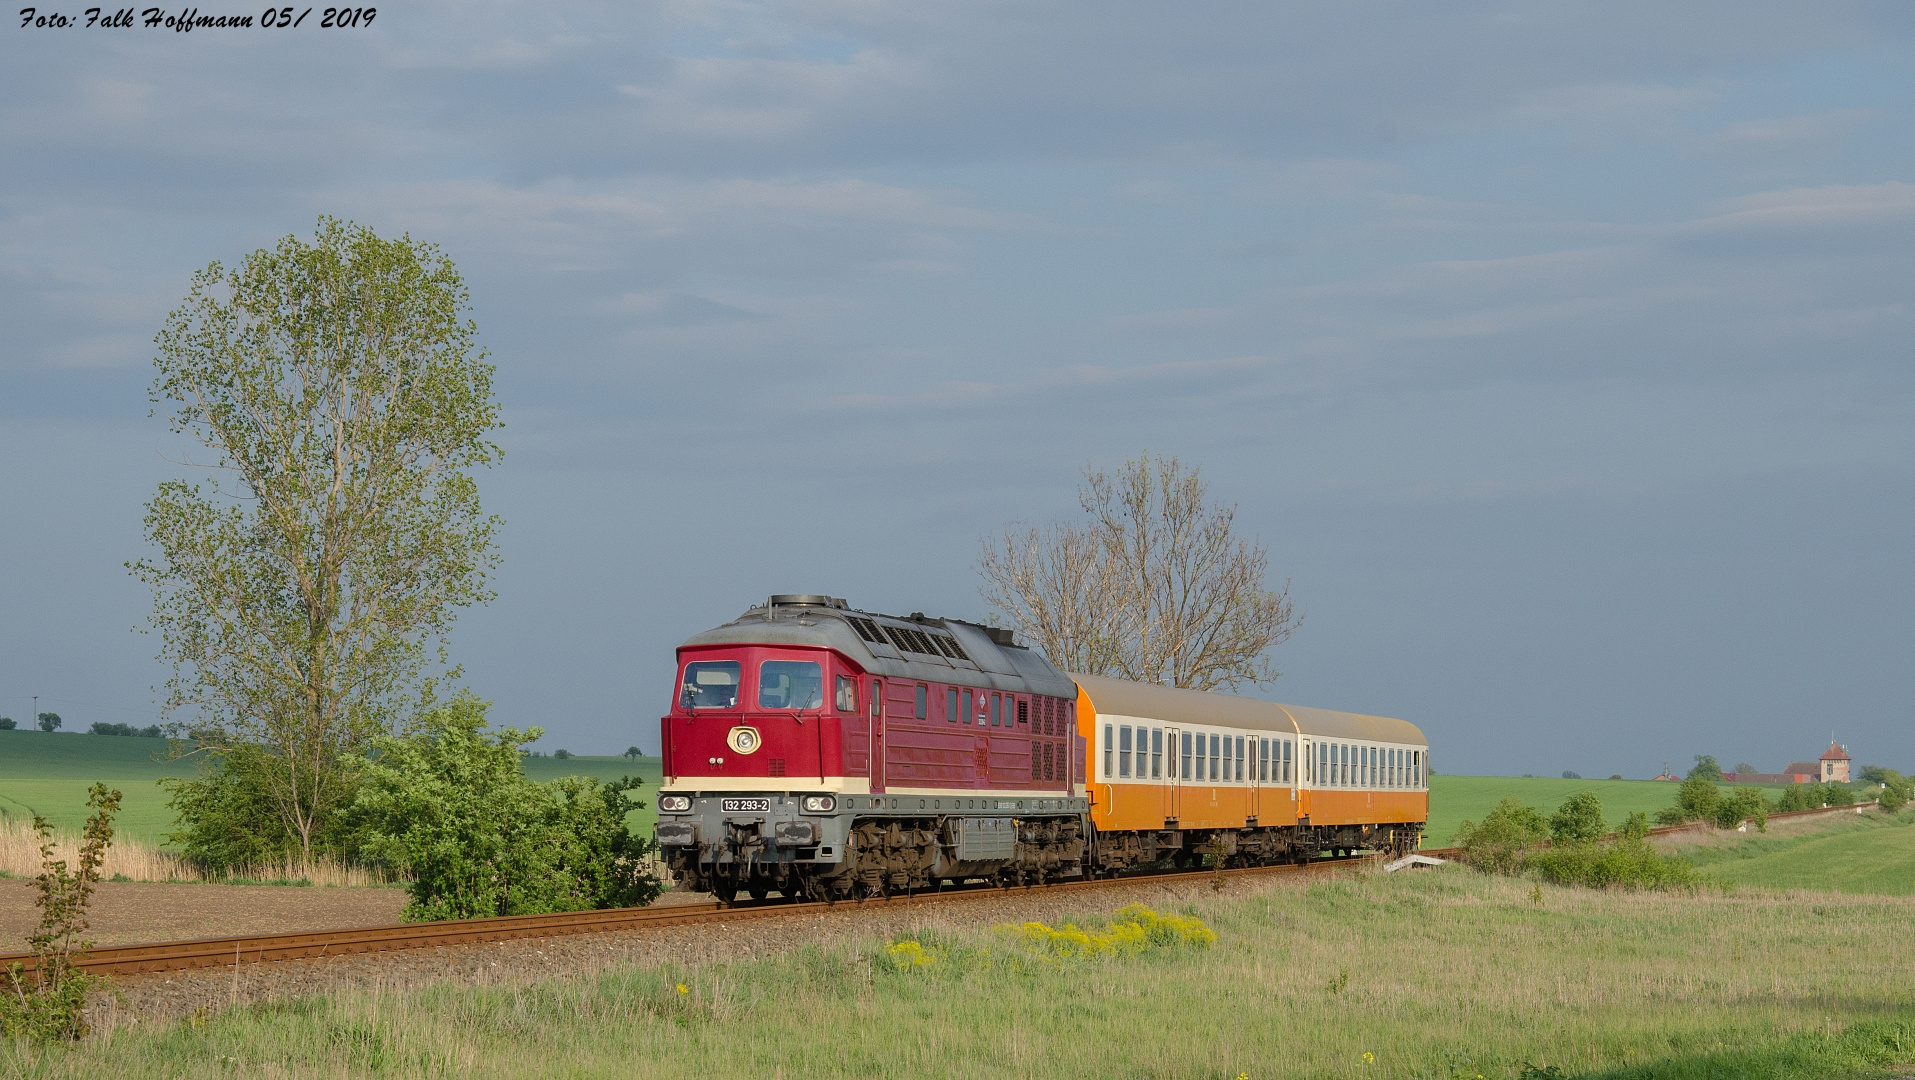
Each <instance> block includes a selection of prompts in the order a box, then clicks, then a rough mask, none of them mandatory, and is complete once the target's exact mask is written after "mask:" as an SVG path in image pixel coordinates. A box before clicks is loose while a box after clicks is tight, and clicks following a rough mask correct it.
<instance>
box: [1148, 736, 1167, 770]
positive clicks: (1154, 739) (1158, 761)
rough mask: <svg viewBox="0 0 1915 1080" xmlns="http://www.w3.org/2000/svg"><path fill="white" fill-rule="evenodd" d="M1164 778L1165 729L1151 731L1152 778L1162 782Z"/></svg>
mask: <svg viewBox="0 0 1915 1080" xmlns="http://www.w3.org/2000/svg"><path fill="white" fill-rule="evenodd" d="M1163 777H1164V729H1163V728H1160V727H1159V728H1151V729H1150V778H1151V779H1152V780H1161V779H1163Z"/></svg>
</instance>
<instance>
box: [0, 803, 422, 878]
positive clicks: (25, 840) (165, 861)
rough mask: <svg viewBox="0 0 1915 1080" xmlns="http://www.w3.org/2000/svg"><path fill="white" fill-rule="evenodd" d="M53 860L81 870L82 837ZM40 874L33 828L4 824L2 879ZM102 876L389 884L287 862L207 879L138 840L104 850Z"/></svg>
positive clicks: (119, 841)
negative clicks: (59, 860)
mask: <svg viewBox="0 0 1915 1080" xmlns="http://www.w3.org/2000/svg"><path fill="white" fill-rule="evenodd" d="M54 843H55V846H56V851H55V857H56V858H61V859H65V860H66V862H67V865H68V866H77V865H79V857H80V843H79V840H78V838H76V837H74V836H72V835H69V834H65V833H60V832H55V833H54ZM39 872H40V838H39V836H38V835H37V834H35V833H34V831H33V827H32V826H31V825H30V824H28V823H27V822H25V821H20V820H18V819H15V818H5V819H0V875H5V876H8V877H33V876H35V875H37V874H39ZM100 876H101V877H103V878H106V879H108V880H120V881H194V882H207V883H212V884H219V883H221V882H233V881H245V882H276V881H285V882H296V881H304V882H310V883H311V884H313V885H349V886H362V885H385V884H389V883H390V882H389V879H388V878H387V877H386V875H384V874H381V873H379V872H377V871H374V870H368V869H366V868H364V867H359V866H341V865H340V864H338V863H333V862H318V863H313V864H310V865H302V864H300V863H299V862H298V861H296V860H287V862H286V863H284V864H283V865H279V866H253V867H247V868H246V869H244V870H242V871H240V872H238V873H234V874H226V875H219V874H210V875H209V874H206V873H204V872H202V871H201V870H200V869H199V868H198V867H196V866H193V865H192V864H191V863H188V862H187V861H186V860H184V859H181V858H180V857H179V856H178V855H175V854H173V853H172V852H170V851H165V850H162V849H160V848H156V847H153V846H152V845H150V844H146V843H143V842H141V841H139V840H133V839H128V838H125V837H115V838H114V840H113V844H112V846H111V847H109V848H107V851H106V863H105V865H104V866H102V867H101V868H100Z"/></svg>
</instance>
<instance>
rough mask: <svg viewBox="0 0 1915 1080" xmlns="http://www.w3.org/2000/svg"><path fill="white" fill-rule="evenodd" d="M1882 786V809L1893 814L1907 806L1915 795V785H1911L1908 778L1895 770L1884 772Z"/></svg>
mask: <svg viewBox="0 0 1915 1080" xmlns="http://www.w3.org/2000/svg"><path fill="white" fill-rule="evenodd" d="M1881 784H1882V794H1881V803H1882V809H1884V810H1886V811H1888V812H1889V813H1891V814H1892V813H1894V812H1896V811H1897V810H1900V809H1901V808H1902V807H1904V806H1907V805H1908V800H1909V797H1910V796H1911V795H1912V794H1915V785H1911V784H1910V783H1909V781H1908V778H1907V777H1905V776H1903V775H1902V774H1901V773H1899V772H1896V771H1895V770H1894V769H1887V770H1884V771H1883V774H1882V780H1881Z"/></svg>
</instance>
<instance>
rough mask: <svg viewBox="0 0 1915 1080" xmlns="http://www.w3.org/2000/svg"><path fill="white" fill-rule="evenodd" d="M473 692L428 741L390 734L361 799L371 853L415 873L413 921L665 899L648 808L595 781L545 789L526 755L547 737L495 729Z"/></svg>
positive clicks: (427, 729) (449, 710)
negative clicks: (649, 860)
mask: <svg viewBox="0 0 1915 1080" xmlns="http://www.w3.org/2000/svg"><path fill="white" fill-rule="evenodd" d="M485 711H486V705H485V703H483V702H480V701H478V700H477V699H475V698H472V697H471V696H469V695H460V696H458V697H456V698H454V699H453V700H452V701H451V702H450V703H449V704H447V705H445V706H443V707H440V708H436V709H433V710H430V711H428V712H427V713H425V714H424V715H423V716H422V718H421V729H420V731H419V733H418V734H416V735H412V736H408V737H405V738H392V737H382V738H380V739H378V740H377V741H376V744H375V745H376V748H377V756H376V757H375V758H374V759H373V760H372V761H371V762H370V763H369V764H368V765H367V768H366V776H365V784H364V787H363V788H362V789H361V791H360V794H359V798H358V800H357V803H356V809H357V812H358V813H359V814H360V815H362V816H363V820H364V821H365V822H366V824H367V827H368V833H367V850H368V851H369V852H370V853H372V854H373V856H374V857H375V858H377V859H379V860H381V861H383V862H386V863H388V864H390V865H392V866H394V867H397V868H399V869H402V870H404V871H406V872H407V873H408V874H410V875H411V877H412V884H411V886H410V891H411V894H412V899H411V901H410V902H409V903H407V905H406V915H405V917H406V918H407V919H409V920H423V919H464V918H475V917H482V916H490V915H523V914H536V913H540V912H551V911H578V910H583V909H586V908H593V907H612V906H630V905H632V904H639V903H644V902H646V901H647V900H649V899H651V897H653V896H655V895H657V892H658V888H659V886H658V882H657V881H656V880H655V879H653V878H652V877H651V876H650V874H649V873H647V872H646V871H645V869H644V865H643V857H644V855H645V853H646V852H647V851H648V850H649V844H648V842H646V841H644V840H642V839H640V838H636V837H633V836H631V834H630V831H629V830H628V829H627V828H626V825H625V813H626V812H628V811H629V810H631V809H633V808H635V807H637V806H639V805H640V804H638V803H636V802H633V801H631V800H630V799H629V798H628V797H627V796H626V795H625V791H624V789H623V788H622V787H621V789H620V790H618V791H615V792H612V791H607V790H606V789H605V788H603V787H602V786H601V785H600V784H599V782H598V781H597V780H596V779H593V778H590V777H576V776H573V777H565V778H564V779H562V780H557V781H554V782H553V783H551V784H544V785H541V784H535V783H533V782H532V781H531V780H529V779H527V778H526V776H525V774H524V772H523V771H522V770H521V768H520V764H519V761H520V751H521V748H522V747H523V746H524V745H525V744H526V743H528V742H531V741H532V740H534V739H537V738H539V737H540V736H541V735H542V734H543V732H542V731H540V730H539V729H537V728H532V729H530V730H527V731H518V730H515V729H512V728H504V729H501V730H499V731H497V732H496V733H493V732H488V731H486V730H485Z"/></svg>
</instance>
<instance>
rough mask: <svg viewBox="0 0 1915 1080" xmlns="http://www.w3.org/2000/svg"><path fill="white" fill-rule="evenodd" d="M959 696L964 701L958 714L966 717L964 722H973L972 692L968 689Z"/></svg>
mask: <svg viewBox="0 0 1915 1080" xmlns="http://www.w3.org/2000/svg"><path fill="white" fill-rule="evenodd" d="M958 697H959V699H960V700H961V701H962V702H963V703H964V704H963V706H962V707H961V708H960V709H959V710H958V715H960V716H962V717H964V722H965V723H967V724H968V723H970V722H971V692H970V691H969V690H966V691H965V692H964V693H962V694H960V695H958Z"/></svg>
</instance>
